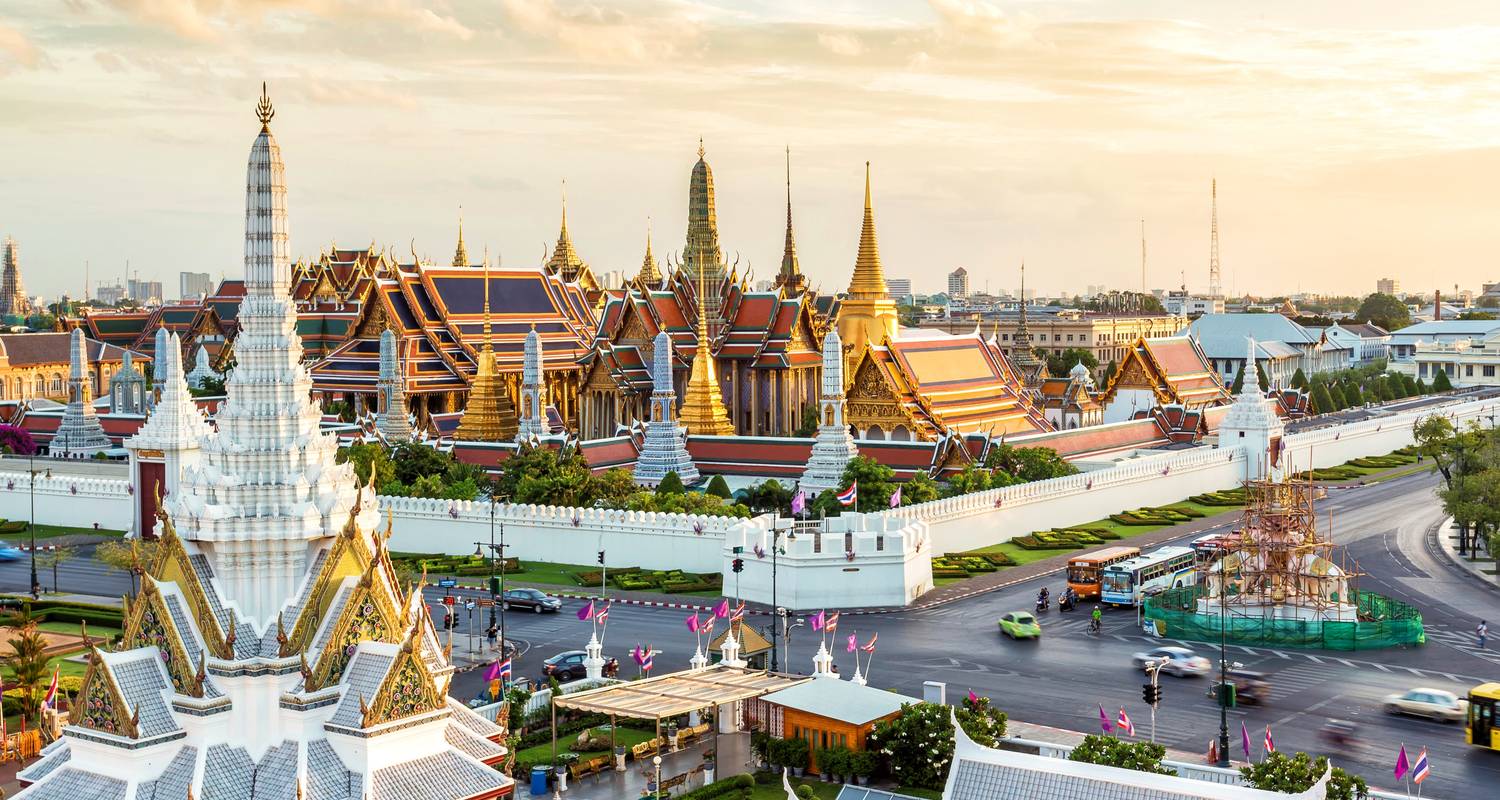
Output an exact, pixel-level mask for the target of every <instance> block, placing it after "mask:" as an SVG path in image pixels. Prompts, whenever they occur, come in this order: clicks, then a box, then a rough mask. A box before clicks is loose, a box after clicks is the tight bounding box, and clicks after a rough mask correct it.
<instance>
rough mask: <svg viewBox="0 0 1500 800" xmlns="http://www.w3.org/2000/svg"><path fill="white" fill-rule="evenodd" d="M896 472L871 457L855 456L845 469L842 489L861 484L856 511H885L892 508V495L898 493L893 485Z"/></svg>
mask: <svg viewBox="0 0 1500 800" xmlns="http://www.w3.org/2000/svg"><path fill="white" fill-rule="evenodd" d="M895 477H896V471H895V470H893V469H891V468H890V467H887V466H886V465H884V464H882V463H880V462H879V461H876V460H875V459H873V458H870V457H869V456H855V457H854V458H853V459H852V460H851V461H850V462H849V465H848V466H846V467H844V476H843V482H842V484H841V486H842V488H844V489H847V488H849V486H850V485H852V484H854V483H856V482H858V483H859V497H858V498H857V499H856V500H855V510H856V511H863V512H866V513H868V512H872V511H883V510H885V509H887V508H890V507H891V493H892V492H894V491H896V486H895V484H894V483H893V481H894V480H895Z"/></svg>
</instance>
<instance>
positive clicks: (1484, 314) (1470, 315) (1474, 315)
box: [1458, 311, 1495, 320]
mask: <svg viewBox="0 0 1500 800" xmlns="http://www.w3.org/2000/svg"><path fill="white" fill-rule="evenodd" d="M1458 318H1459V319H1480V320H1483V319H1495V313H1494V312H1493V311H1465V312H1463V313H1462V314H1459V315H1458Z"/></svg>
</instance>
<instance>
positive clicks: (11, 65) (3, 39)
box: [0, 22, 45, 75]
mask: <svg viewBox="0 0 1500 800" xmlns="http://www.w3.org/2000/svg"><path fill="white" fill-rule="evenodd" d="M44 60H45V56H44V55H43V54H42V51H41V49H40V48H38V47H37V46H36V45H35V44H33V43H32V41H31V40H30V39H28V38H26V34H24V33H21V32H20V31H18V30H16V29H15V28H13V27H11V26H9V25H6V24H5V23H4V22H0V75H4V74H6V73H8V72H10V71H12V70H14V69H17V68H20V69H36V68H38V67H40V66H41V65H42V62H43V61H44Z"/></svg>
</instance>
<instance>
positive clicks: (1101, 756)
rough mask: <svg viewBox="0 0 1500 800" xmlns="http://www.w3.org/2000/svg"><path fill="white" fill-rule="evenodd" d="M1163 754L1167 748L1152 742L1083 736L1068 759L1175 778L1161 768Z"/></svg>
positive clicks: (1093, 735) (1165, 769)
mask: <svg viewBox="0 0 1500 800" xmlns="http://www.w3.org/2000/svg"><path fill="white" fill-rule="evenodd" d="M1166 755H1167V748H1166V747H1163V746H1162V745H1159V744H1156V743H1154V742H1126V741H1123V740H1121V739H1116V738H1115V737H1113V736H1101V735H1099V734H1097V733H1094V734H1089V735H1088V736H1085V737H1084V739H1083V741H1082V742H1079V743H1078V744H1077V745H1076V746H1074V748H1073V752H1071V753H1069V754H1068V759H1069V760H1070V761H1082V762H1084V763H1086V764H1103V765H1104V766H1108V767H1119V768H1121V769H1133V770H1136V771H1137V772H1150V773H1152V774H1155V775H1176V774H1177V770H1175V769H1172V768H1171V767H1164V766H1162V765H1161V760H1162V759H1163V758H1165V757H1166Z"/></svg>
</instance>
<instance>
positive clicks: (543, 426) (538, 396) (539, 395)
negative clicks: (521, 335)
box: [516, 323, 548, 444]
mask: <svg viewBox="0 0 1500 800" xmlns="http://www.w3.org/2000/svg"><path fill="white" fill-rule="evenodd" d="M542 381H543V378H542V337H541V336H540V335H539V334H538V333H537V332H536V325H535V324H534V323H533V324H532V326H531V330H530V331H529V332H528V333H527V334H526V350H525V355H524V358H523V359H522V362H521V418H520V421H519V423H518V424H517V425H516V443H517V444H526V443H527V442H530V441H531V440H532V439H540V438H542V437H543V436H546V435H547V433H548V431H547V423H546V422H545V421H544V418H543V411H542V409H543V407H544V406H545V404H546V399H545V397H544V393H545V391H546V386H545V384H544V383H543V382H542Z"/></svg>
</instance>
